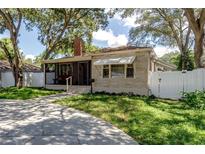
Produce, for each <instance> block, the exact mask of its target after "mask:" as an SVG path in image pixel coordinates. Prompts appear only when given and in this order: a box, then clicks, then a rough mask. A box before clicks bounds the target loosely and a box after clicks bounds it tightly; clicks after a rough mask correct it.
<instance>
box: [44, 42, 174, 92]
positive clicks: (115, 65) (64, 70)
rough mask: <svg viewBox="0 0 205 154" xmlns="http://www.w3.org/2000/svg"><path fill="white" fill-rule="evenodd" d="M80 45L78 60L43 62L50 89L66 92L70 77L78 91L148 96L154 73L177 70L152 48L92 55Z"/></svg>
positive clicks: (119, 49)
mask: <svg viewBox="0 0 205 154" xmlns="http://www.w3.org/2000/svg"><path fill="white" fill-rule="evenodd" d="M76 42H77V43H76ZM76 42H75V43H74V56H72V57H65V58H60V59H52V60H45V61H43V64H44V72H45V87H46V88H48V89H66V79H67V78H69V77H70V78H69V80H68V81H69V82H68V83H69V84H71V85H72V86H71V85H70V86H69V89H70V90H74V91H81V92H89V91H91V89H92V91H93V92H102V91H104V92H110V93H122V92H124V93H129V92H132V93H134V94H139V95H148V93H149V86H148V83H149V75H150V74H151V72H154V71H157V70H166V71H172V70H175V69H176V67H175V66H173V65H170V64H167V63H165V62H162V61H159V60H158V58H157V56H156V54H155V52H154V50H153V49H152V48H142V47H140V48H139V47H134V46H122V47H117V48H105V49H101V50H100V51H99V52H98V53H95V54H89V53H84V52H83V47H82V46H83V45H82V41H80V40H76ZM71 78H72V79H71ZM91 85H92V86H91Z"/></svg>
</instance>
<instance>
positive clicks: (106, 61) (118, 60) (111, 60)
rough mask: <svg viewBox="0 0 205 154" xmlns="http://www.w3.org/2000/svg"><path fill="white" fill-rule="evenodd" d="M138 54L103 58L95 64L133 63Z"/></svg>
mask: <svg viewBox="0 0 205 154" xmlns="http://www.w3.org/2000/svg"><path fill="white" fill-rule="evenodd" d="M135 58H136V56H135V55H133V56H120V57H119V56H118V57H112V58H103V59H99V60H97V61H95V62H94V65H109V64H132V63H133V62H134V60H135Z"/></svg>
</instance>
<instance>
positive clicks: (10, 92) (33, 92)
mask: <svg viewBox="0 0 205 154" xmlns="http://www.w3.org/2000/svg"><path fill="white" fill-rule="evenodd" d="M59 92H60V91H54V90H47V89H44V88H21V89H18V88H16V87H8V88H0V99H22V100H26V99H30V98H36V97H40V96H46V95H51V94H57V93H59Z"/></svg>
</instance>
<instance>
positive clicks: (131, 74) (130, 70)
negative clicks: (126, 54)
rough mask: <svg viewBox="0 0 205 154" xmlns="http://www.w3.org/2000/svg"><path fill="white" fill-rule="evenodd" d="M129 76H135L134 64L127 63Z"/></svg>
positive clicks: (127, 75)
mask: <svg viewBox="0 0 205 154" xmlns="http://www.w3.org/2000/svg"><path fill="white" fill-rule="evenodd" d="M126 77H127V78H133V77H134V68H133V64H128V65H127V74H126Z"/></svg>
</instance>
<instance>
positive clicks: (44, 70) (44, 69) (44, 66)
mask: <svg viewBox="0 0 205 154" xmlns="http://www.w3.org/2000/svg"><path fill="white" fill-rule="evenodd" d="M43 72H44V88H46V64H44V65H43Z"/></svg>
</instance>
